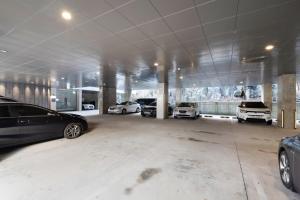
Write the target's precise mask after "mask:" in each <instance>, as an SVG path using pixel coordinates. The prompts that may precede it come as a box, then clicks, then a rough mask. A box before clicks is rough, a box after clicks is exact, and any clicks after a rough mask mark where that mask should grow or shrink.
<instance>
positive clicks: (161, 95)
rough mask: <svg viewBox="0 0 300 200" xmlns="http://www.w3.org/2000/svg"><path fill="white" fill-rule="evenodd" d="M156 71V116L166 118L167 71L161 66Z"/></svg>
mask: <svg viewBox="0 0 300 200" xmlns="http://www.w3.org/2000/svg"><path fill="white" fill-rule="evenodd" d="M159 69H160V70H159V72H158V82H159V83H158V94H157V104H156V106H157V107H156V118H157V119H167V118H168V96H169V93H168V91H169V81H168V73H167V72H166V70H165V69H164V67H163V66H159Z"/></svg>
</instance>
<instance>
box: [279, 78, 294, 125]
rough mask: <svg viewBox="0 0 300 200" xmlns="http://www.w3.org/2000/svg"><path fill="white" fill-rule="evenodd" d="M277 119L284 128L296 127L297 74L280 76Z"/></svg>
mask: <svg viewBox="0 0 300 200" xmlns="http://www.w3.org/2000/svg"><path fill="white" fill-rule="evenodd" d="M277 107H278V114H277V121H278V126H279V127H282V128H287V129H292V128H295V122H296V75H295V74H284V75H280V76H279V77H278V99H277Z"/></svg>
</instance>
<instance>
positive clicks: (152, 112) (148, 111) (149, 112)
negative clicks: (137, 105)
mask: <svg viewBox="0 0 300 200" xmlns="http://www.w3.org/2000/svg"><path fill="white" fill-rule="evenodd" d="M156 107H157V106H156V102H152V103H151V104H150V105H147V106H144V107H142V111H141V115H142V116H143V117H145V116H150V117H156ZM172 114H173V108H172V107H171V106H170V105H168V115H169V116H170V115H172Z"/></svg>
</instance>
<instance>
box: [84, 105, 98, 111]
mask: <svg viewBox="0 0 300 200" xmlns="http://www.w3.org/2000/svg"><path fill="white" fill-rule="evenodd" d="M82 109H83V110H95V106H94V105H93V104H82Z"/></svg>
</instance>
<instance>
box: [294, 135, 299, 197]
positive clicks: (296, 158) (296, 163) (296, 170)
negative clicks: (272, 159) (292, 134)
mask: <svg viewBox="0 0 300 200" xmlns="http://www.w3.org/2000/svg"><path fill="white" fill-rule="evenodd" d="M292 151H293V154H294V185H295V188H296V189H297V190H298V191H300V171H299V169H300V136H298V138H296V139H295V140H294V142H293V150H292Z"/></svg>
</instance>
